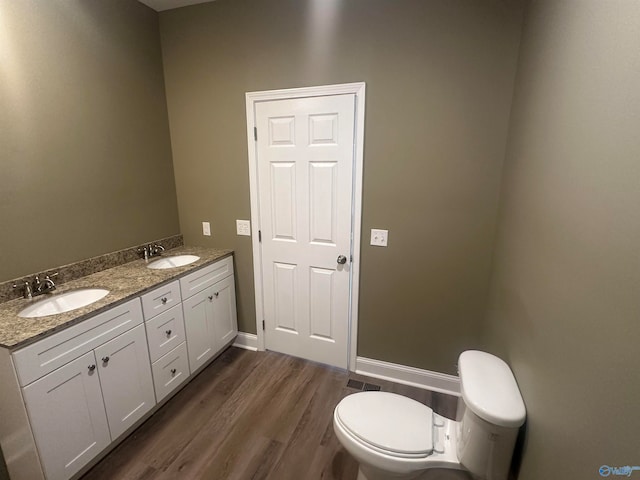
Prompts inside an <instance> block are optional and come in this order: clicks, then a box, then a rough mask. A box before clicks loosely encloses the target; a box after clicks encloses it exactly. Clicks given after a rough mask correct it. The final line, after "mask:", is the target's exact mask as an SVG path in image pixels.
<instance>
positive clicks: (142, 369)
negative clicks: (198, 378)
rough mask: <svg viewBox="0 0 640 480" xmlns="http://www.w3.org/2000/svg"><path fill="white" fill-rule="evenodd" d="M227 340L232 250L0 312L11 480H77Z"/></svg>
mask: <svg viewBox="0 0 640 480" xmlns="http://www.w3.org/2000/svg"><path fill="white" fill-rule="evenodd" d="M105 292H108V293H105ZM42 297H45V298H44V299H43V300H40V301H38V300H39V299H40V298H42ZM52 312H53V313H52ZM237 331H238V329H237V318H236V302H235V286H234V275H233V257H232V252H231V251H230V250H214V249H206V248H193V247H180V248H178V249H176V251H172V252H167V253H166V254H165V255H163V256H161V257H159V259H158V260H155V261H145V260H137V261H133V262H129V263H125V264H123V265H119V266H116V267H114V268H109V269H106V270H103V271H100V272H97V273H94V274H92V275H88V276H86V277H82V278H79V279H77V280H72V281H70V282H67V283H65V284H64V285H62V286H61V287H60V288H59V289H58V292H56V293H55V294H54V295H52V296H49V295H42V296H41V297H39V298H38V299H35V300H25V299H15V300H11V301H9V302H6V303H3V304H0V386H1V389H0V412H1V417H2V423H1V424H0V444H1V445H2V451H3V454H4V457H5V461H6V463H7V467H8V469H9V473H10V475H12V479H13V478H15V479H16V480H17V479H20V478H28V479H35V478H46V479H48V480H58V479H69V478H73V477H74V476H78V475H79V474H81V473H82V472H84V471H86V469H87V468H88V466H90V465H91V464H93V463H95V461H96V459H98V458H100V457H101V456H102V455H104V454H105V453H106V452H108V451H109V450H110V449H111V448H113V447H114V446H115V445H116V444H117V443H119V442H120V441H121V440H122V439H124V438H125V437H126V436H127V434H128V433H130V432H131V431H132V430H133V429H135V428H136V427H137V426H138V425H139V424H140V423H141V422H143V421H144V420H145V419H146V418H148V417H149V416H150V415H151V414H152V413H153V412H154V411H155V410H156V409H158V408H160V406H161V405H162V404H163V403H164V402H166V401H167V400H168V399H169V398H170V397H171V396H172V395H173V394H175V393H176V392H177V391H178V390H179V389H180V388H181V387H182V386H184V385H185V384H186V383H187V382H188V380H189V379H190V378H191V377H192V376H193V375H194V374H197V373H198V372H199V371H200V370H202V369H203V368H204V367H205V366H206V365H207V364H208V363H209V362H211V361H212V360H213V359H214V358H215V357H216V356H217V355H218V354H219V353H220V352H221V351H222V350H224V349H225V348H226V347H227V346H228V345H230V344H231V343H232V342H233V340H234V339H235V337H236V335H237Z"/></svg>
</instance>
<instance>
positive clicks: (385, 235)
mask: <svg viewBox="0 0 640 480" xmlns="http://www.w3.org/2000/svg"><path fill="white" fill-rule="evenodd" d="M388 240H389V230H379V229H377V228H372V229H371V245H373V246H375V247H386V246H387V241H388Z"/></svg>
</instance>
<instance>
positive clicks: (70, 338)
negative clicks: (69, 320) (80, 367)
mask: <svg viewBox="0 0 640 480" xmlns="http://www.w3.org/2000/svg"><path fill="white" fill-rule="evenodd" d="M141 323H142V309H141V308H140V300H139V299H137V298H136V299H134V300H130V301H129V302H127V303H123V304H122V305H118V306H117V307H114V308H111V309H109V310H108V311H106V312H103V313H99V314H98V315H95V316H94V317H91V318H89V319H87V320H84V321H83V322H81V323H78V324H77V325H74V326H72V327H69V328H67V329H65V330H62V331H61V332H59V333H56V334H54V335H51V336H50V337H45V338H43V339H42V340H40V341H38V342H36V343H34V344H32V345H29V346H27V347H25V348H23V349H21V350H18V351H16V352H14V353H13V363H14V366H15V369H16V373H17V374H18V380H19V381H20V385H21V386H23V387H24V386H25V385H27V384H29V383H31V382H33V381H34V380H37V379H38V378H40V377H42V376H43V375H46V374H47V373H49V372H52V371H54V370H55V369H56V368H58V367H61V366H62V365H64V364H66V363H69V362H70V361H71V360H73V359H75V358H78V357H80V356H81V355H84V354H85V353H87V352H89V351H90V350H93V349H94V348H96V347H97V346H99V345H102V344H103V343H105V342H108V341H109V340H111V339H114V338H116V337H117V336H118V335H120V334H121V333H123V332H126V331H127V330H130V329H131V328H133V327H135V326H136V325H140V324H141Z"/></svg>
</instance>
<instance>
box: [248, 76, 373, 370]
mask: <svg viewBox="0 0 640 480" xmlns="http://www.w3.org/2000/svg"><path fill="white" fill-rule="evenodd" d="M365 90H366V86H365V83H364V82H358V83H343V84H338V85H324V86H317V87H302V88H290V89H282V90H267V91H261V92H248V93H246V111H247V150H248V154H249V192H250V197H251V230H252V235H251V245H252V250H253V281H254V288H255V297H256V298H255V302H256V331H257V332H258V333H257V347H258V350H264V349H265V338H264V330H263V329H262V319H263V318H264V313H263V312H264V309H263V298H264V297H263V289H262V256H261V251H260V242H259V239H258V235H257V232H258V231H259V230H260V209H259V208H260V207H259V201H258V155H257V150H256V148H257V142H256V141H255V139H254V138H255V137H254V131H255V130H254V128H255V127H256V122H255V105H256V103H258V102H265V101H273V100H285V99H292V98H304V97H322V96H330V95H342V94H354V95H355V97H356V102H355V109H356V111H355V122H356V125H355V129H354V132H355V138H354V145H353V158H354V164H353V199H352V203H351V256H352V261H351V280H350V284H349V285H350V289H349V290H350V291H349V342H348V345H349V352H348V359H349V367H348V368H349V370H352V371H355V368H356V354H357V347H358V294H359V287H360V239H361V227H362V180H363V163H364V118H365Z"/></svg>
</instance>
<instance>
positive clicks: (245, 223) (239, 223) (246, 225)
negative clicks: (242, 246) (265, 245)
mask: <svg viewBox="0 0 640 480" xmlns="http://www.w3.org/2000/svg"><path fill="white" fill-rule="evenodd" d="M236 232H237V234H238V235H245V236H247V237H250V236H251V222H250V221H249V220H236Z"/></svg>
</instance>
